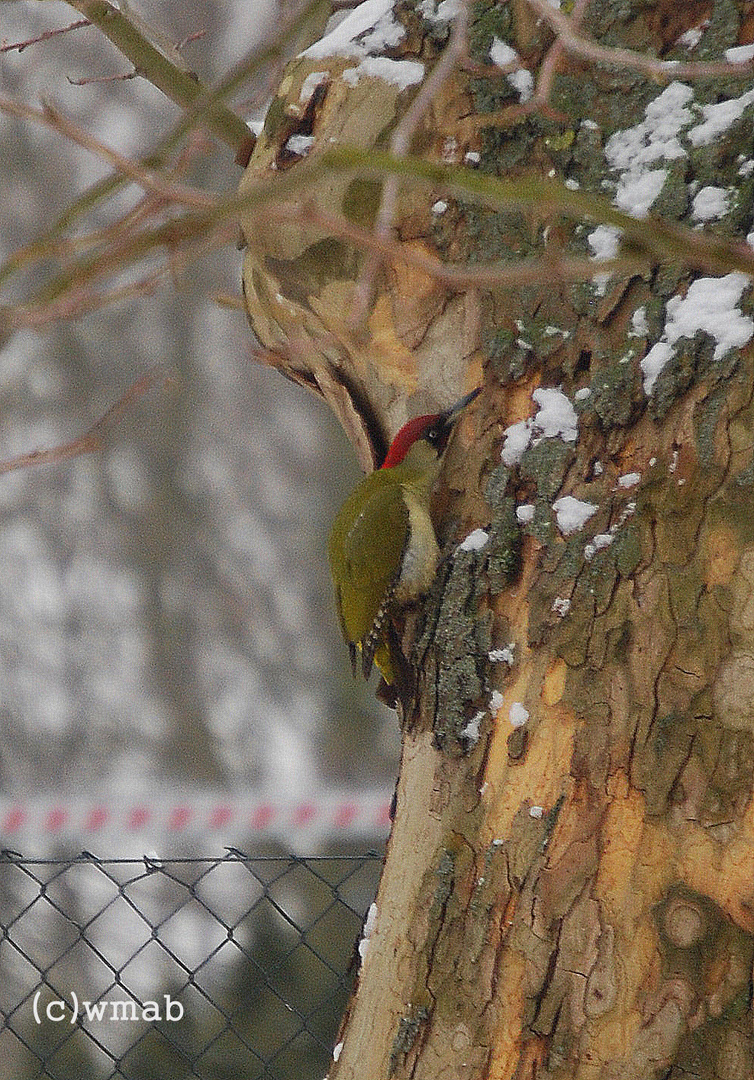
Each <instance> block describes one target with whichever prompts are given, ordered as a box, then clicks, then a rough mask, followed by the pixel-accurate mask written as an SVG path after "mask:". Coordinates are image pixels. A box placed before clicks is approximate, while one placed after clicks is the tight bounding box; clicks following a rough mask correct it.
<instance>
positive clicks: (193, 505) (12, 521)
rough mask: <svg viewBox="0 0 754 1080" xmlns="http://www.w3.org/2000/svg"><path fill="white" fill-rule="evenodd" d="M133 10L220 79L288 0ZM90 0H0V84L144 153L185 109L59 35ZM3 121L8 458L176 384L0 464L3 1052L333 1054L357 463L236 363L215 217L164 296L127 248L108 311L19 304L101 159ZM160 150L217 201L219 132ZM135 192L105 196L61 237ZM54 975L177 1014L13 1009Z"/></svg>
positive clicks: (362, 846) (376, 761) (272, 376)
mask: <svg viewBox="0 0 754 1080" xmlns="http://www.w3.org/2000/svg"><path fill="white" fill-rule="evenodd" d="M129 11H132V12H136V13H137V14H138V15H140V16H142V17H143V18H144V19H145V20H146V21H147V24H148V25H149V26H150V28H151V30H154V29H155V28H159V29H160V30H161V31H163V32H164V34H165V36H166V39H167V40H168V42H172V43H173V44H180V43H185V44H182V45H180V53H181V55H182V56H183V58H184V59H185V61H186V63H187V65H188V67H189V68H190V69H192V70H193V71H195V72H196V73H197V75H198V76H199V78H200V80H202V81H203V82H204V83H205V84H209V85H214V84H216V83H217V81H218V80H220V79H221V78H222V77H223V75H224V74H225V73H226V72H227V71H228V70H229V69H230V68H231V67H232V66H233V65H234V64H236V63H237V62H238V61H239V60H240V59H242V58H243V57H245V56H248V55H249V53H250V51H251V50H252V49H253V48H254V46H255V44H258V43H264V42H269V41H270V40H271V35H273V34H274V33H276V32H277V29H278V28H279V26H280V25H281V22H282V21H284V20H285V19H286V18H291V17H292V16H294V15H295V12H296V4H294V3H293V2H288V3H285V2H283V0H279V2H276V0H251V2H241V0H238V2H227V3H225V4H206V3H203V2H199V0H182V2H181V3H180V4H175V3H165V2H157V0H155V2H150V0H140V3H139V4H138V5H134V4H129ZM79 18H80V16H79V14H78V12H77V11H75V10H74V9H73V8H72V7H69V6H68V5H66V4H63V3H57V2H44V3H41V2H38V0H16V2H5V3H3V4H2V5H1V11H0V38H1V39H2V44H1V46H0V49H1V51H0V98H2V99H3V101H5V102H11V103H16V104H21V105H22V106H31V107H33V108H37V109H38V108H39V106H40V103H41V102H42V101H46V102H49V103H51V104H52V105H53V106H54V107H55V108H56V109H58V110H59V111H60V112H61V114H63V115H64V116H65V117H67V118H68V119H70V120H72V121H73V122H74V123H75V124H76V125H78V127H79V128H80V129H81V131H83V132H87V133H90V134H91V135H94V136H95V137H96V138H97V139H99V140H101V141H102V142H104V143H105V144H107V145H108V146H110V147H112V148H113V149H115V150H117V151H118V152H119V153H121V154H124V155H126V156H128V157H131V158H133V159H139V158H141V157H143V156H144V155H145V154H147V153H149V151H150V149H151V148H152V146H154V145H155V144H156V143H157V141H158V140H159V139H160V138H161V137H162V136H164V135H165V134H167V133H168V132H169V131H170V130H171V129H172V127H173V126H174V125H175V124H176V122H177V120H178V118H179V110H178V109H177V108H176V107H175V106H174V105H173V104H172V103H171V102H169V101H168V100H167V99H166V98H165V97H163V95H162V94H161V93H159V92H158V91H157V90H156V89H154V88H153V87H152V86H150V85H149V84H148V83H147V82H145V81H144V80H143V79H141V78H130V77H127V76H129V74H130V65H129V63H128V61H127V60H125V58H124V57H123V56H122V55H120V54H119V53H118V52H117V50H116V49H115V48H114V47H113V46H112V45H110V43H109V42H108V41H106V40H105V39H104V38H103V37H102V35H101V34H100V32H99V31H98V30H97V29H96V28H94V27H83V28H79V29H76V30H74V31H71V32H70V33H66V34H63V35H60V36H59V35H57V34H51V32H52V31H56V30H58V29H60V28H62V27H66V26H68V25H70V24H71V23H72V22H74V21H77V20H78V19H79ZM323 21H324V20H323ZM39 37H42V38H43V39H44V40H41V41H39V42H37V43H34V41H33V39H36V38H39ZM23 43H27V44H25V45H24V47H23V48H18V47H17V46H18V45H19V44H23ZM302 44H303V42H301V41H300V40H298V41H297V40H295V39H291V40H287V41H286V43H285V45H284V48H283V50H282V54H281V55H280V56H278V57H277V58H276V59H275V60H274V61H273V62H271V63H270V64H268V65H267V66H266V67H264V68H262V69H260V70H258V71H256V72H255V73H254V75H253V76H252V77H250V78H249V79H248V80H247V81H246V83H245V84H244V86H243V87H242V88H241V90H240V92H239V93H238V94H237V95H236V97H235V98H234V99H233V100H232V102H231V104H232V106H233V107H234V108H235V109H236V110H237V111H238V112H239V114H240V115H241V116H243V117H244V119H246V120H254V119H256V120H259V119H261V117H263V115H264V111H265V103H266V101H267V100H269V98H270V96H271V94H272V93H273V91H274V90H275V88H276V87H277V85H278V82H279V79H280V73H281V70H282V64H283V63H284V59H285V55H286V53H287V54H288V55H291V53H292V52H295V51H297V50H298V49H299V48H301V47H302ZM124 76H126V77H124ZM0 136H1V138H2V154H0V170H2V178H1V180H0V185H1V190H2V194H3V197H2V199H1V200H0V330H3V329H4V328H7V327H4V323H3V320H2V313H3V308H4V309H5V310H6V311H7V310H8V306H11V307H12V308H13V310H14V311H16V312H19V311H20V312H22V315H23V317H22V318H21V319H20V322H21V324H22V325H21V326H20V327H19V326H16V327H10V328H8V333H7V335H5V336H4V341H3V347H2V349H1V350H0V462H6V461H8V460H9V459H12V458H13V457H15V456H16V455H20V454H24V453H27V452H29V451H32V450H35V449H48V448H51V447H55V446H60V445H62V444H65V443H67V442H69V441H70V440H72V439H75V438H77V437H79V436H81V435H82V434H84V433H85V432H86V431H87V430H88V429H89V428H91V426H92V425H93V424H95V423H96V422H97V421H98V420H99V419H100V418H101V417H102V416H103V415H104V414H105V413H106V411H107V410H108V409H109V408H110V407H111V406H112V405H113V404H114V403H115V402H117V401H118V400H119V399H120V398H121V395H123V394H124V393H125V392H126V391H128V389H129V387H132V386H134V385H135V384H137V382H138V380H140V379H142V378H143V377H144V376H148V375H149V374H150V373H154V370H155V365H164V366H165V368H166V369H168V370H169V371H170V373H171V375H170V378H169V380H168V381H167V383H166V382H165V380H164V379H162V378H156V379H155V381H154V385H153V386H152V388H151V389H150V390H149V392H147V393H145V394H143V395H140V396H139V397H138V399H137V400H134V401H133V402H132V403H131V404H130V405H129V407H128V408H127V409H126V410H125V411H124V412H123V414H122V415H121V416H120V417H119V419H118V422H117V423H114V424H112V425H110V426H109V427H108V429H107V434H106V438H105V445H104V447H103V448H102V449H101V450H99V451H97V452H95V453H91V454H87V455H84V456H78V457H74V458H72V459H71V460H69V461H58V462H56V463H54V464H48V465H43V466H37V467H33V468H25V469H21V470H18V471H11V472H7V473H4V474H0V569H1V571H2V574H1V577H0V581H1V586H0V926H2V930H3V933H2V936H1V938H0V1057H2V1060H3V1063H4V1064H3V1069H4V1070H6V1071H5V1072H4V1075H8V1076H11V1075H12V1076H13V1077H14V1080H25V1078H26V1077H37V1076H41V1075H44V1076H50V1077H61V1078H62V1077H65V1080H77V1078H81V1080H90V1078H92V1077H99V1076H103V1077H105V1076H107V1077H110V1076H129V1077H135V1078H136V1077H138V1080H149V1078H151V1077H155V1078H157V1077H159V1078H160V1080H171V1078H173V1077H176V1078H177V1077H183V1076H185V1075H188V1074H190V1075H191V1076H200V1077H205V1076H206V1077H211V1078H213V1080H214V1078H216V1077H217V1078H219V1077H230V1076H237V1075H244V1076H248V1077H254V1076H257V1075H258V1076H265V1077H273V1076H274V1077H289V1076H290V1077H294V1076H295V1077H298V1078H301V1077H309V1076H311V1077H315V1076H316V1077H321V1076H322V1075H323V1074H324V1072H325V1071H326V1069H327V1063H328V1061H329V1060H330V1054H331V1051H332V1047H333V1042H334V1040H335V1033H336V1030H337V1025H338V1022H339V1018H340V1015H341V1013H342V1010H343V1007H344V1004H345V1002H346V1000H347V996H348V993H349V990H350V986H351V981H352V978H353V974H354V971H355V970H356V968H357V967H358V964H356V965H355V966H354V964H353V963H352V962H351V961H352V959H353V955H354V954H353V949H354V944H355V942H356V941H357V940H358V937H359V934H360V925H361V921H362V918H363V916H364V914H365V912H366V910H367V908H368V907H369V904H370V902H371V900H372V898H373V896H374V892H375V889H376V884H377V879H378V874H379V868H380V857H379V856H380V852H381V850H382V847H383V844H384V839H385V837H386V835H387V830H388V825H389V822H388V815H387V807H388V805H389V800H390V796H391V794H392V788H393V783H394V778H395V773H396V769H397V752H398V744H399V737H398V726H397V721H396V718H395V714H394V713H392V712H390V711H388V710H387V709H384V708H383V707H382V706H380V705H378V704H377V703H376V701H375V699H374V690H373V688H372V689H370V688H368V687H365V686H364V685H363V684H361V683H358V682H354V681H353V679H352V677H351V671H350V665H349V663H348V655H347V650H346V648H345V646H344V644H343V642H342V641H341V639H340V634H339V630H338V626H337V621H336V616H335V612H334V606H333V603H332V599H331V588H330V580H329V573H328V568H327V559H326V542H327V534H328V530H329V526H330V522H331V520H332V518H333V515H334V513H335V510H336V508H337V506H338V505H339V503H340V501H341V500H342V499H343V498H344V497H345V494H346V492H347V491H348V490H349V489H350V487H351V486H352V485H353V484H354V483H355V482H356V480H357V479H358V476H359V473H358V469H357V467H356V463H355V458H354V455H353V453H352V451H351V448H350V446H349V445H348V444H347V442H346V439H345V437H344V435H343V433H342V432H341V431H340V429H339V428H338V426H337V425H336V424H335V422H334V421H333V419H332V417H331V415H330V413H329V411H328V410H327V408H326V407H325V406H324V404H322V403H321V402H319V401H317V400H316V399H315V398H314V397H312V396H309V395H307V393H306V392H305V391H304V390H302V389H299V388H297V387H295V386H293V385H292V384H290V383H288V382H286V381H285V380H284V379H283V378H282V377H281V376H280V375H278V374H277V373H275V372H273V371H271V370H269V369H268V368H265V367H264V366H262V365H260V363H259V362H258V361H256V360H255V359H254V345H255V343H254V341H253V338H252V334H251V331H250V329H249V327H248V325H247V322H246V318H245V315H244V313H243V311H242V310H241V308H240V305H236V306H234V305H233V303H232V302H230V303H229V302H228V301H227V298H228V297H230V298H232V300H236V301H237V300H238V299H239V297H240V262H241V252H240V251H239V250H237V248H236V247H235V246H234V243H233V241H232V239H231V240H230V241H224V242H223V243H222V245H216V246H215V247H211V248H208V249H207V250H205V251H204V253H203V254H202V255H201V257H197V258H196V259H195V260H194V261H186V260H183V259H176V260H175V264H174V265H173V266H172V267H171V271H172V272H171V275H170V277H169V278H168V279H167V280H163V281H159V282H157V281H156V282H155V284H154V287H153V288H152V287H150V288H145V287H141V286H138V287H136V288H135V289H131V291H130V292H129V288H130V286H131V285H133V283H134V282H135V281H137V280H138V279H139V278H140V277H143V275H144V273H145V268H144V266H142V267H140V268H139V271H138V273H134V272H132V271H125V272H124V273H121V274H120V275H118V276H116V277H115V278H114V279H113V282H112V283H113V285H114V286H116V287H118V288H124V289H125V293H124V295H122V296H121V298H120V299H119V300H117V301H116V302H113V303H109V304H106V305H104V306H102V307H97V308H96V309H95V310H92V311H90V312H89V313H86V312H83V313H77V315H76V317H75V318H67V317H60V316H65V314H66V312H64V311H62V312H61V311H58V310H55V309H54V305H52V306H50V305H45V304H44V303H40V304H36V303H35V304H33V305H32V306H31V307H27V305H28V304H29V301H30V299H32V298H34V297H38V296H39V291H40V289H42V288H43V287H44V286H45V283H46V282H47V281H49V280H50V277H51V276H52V275H54V274H55V273H56V272H57V271H58V269H59V266H60V265H61V264H60V263H59V262H58V261H57V260H56V259H51V258H44V259H41V260H40V259H39V258H36V257H32V258H29V259H26V260H24V259H20V260H19V259H17V253H18V252H23V251H24V250H25V248H26V246H28V245H30V244H32V243H33V242H34V241H35V240H36V239H37V238H38V237H39V236H41V235H43V234H44V233H45V231H46V230H48V229H49V228H50V227H51V226H53V225H54V224H55V223H56V222H57V221H58V220H59V219H60V217H61V215H63V214H64V213H65V212H66V210H67V208H68V207H69V206H71V205H72V204H73V203H75V202H76V200H77V199H79V198H80V197H81V195H82V194H83V193H84V192H86V191H87V190H88V189H89V188H90V187H91V185H93V184H95V183H96V182H97V181H99V180H101V179H102V178H103V177H107V176H109V175H110V169H109V167H108V166H107V165H106V164H105V163H103V161H102V160H101V159H100V158H99V157H97V156H96V155H93V154H91V153H88V152H87V151H86V150H84V149H82V148H80V147H78V146H76V145H74V144H73V143H72V142H71V141H69V140H67V139H66V138H64V137H63V136H62V135H61V134H60V132H56V131H51V130H49V129H48V128H45V127H44V126H42V125H39V124H37V123H34V122H33V121H32V120H31V119H29V118H28V117H20V118H19V117H18V116H12V115H8V112H7V110H6V111H5V112H0ZM181 153H182V157H181ZM178 156H179V157H180V160H181V165H182V169H183V171H182V174H181V179H182V180H183V181H184V182H185V183H187V184H191V185H193V186H194V187H197V188H200V189H204V190H206V191H208V192H210V193H212V194H214V193H217V192H224V191H228V192H232V191H233V190H234V189H235V187H236V185H237V183H238V181H239V179H240V176H241V169H240V168H239V166H238V165H236V164H235V163H234V160H233V158H234V153H233V151H232V150H231V149H229V148H228V147H227V146H225V145H223V144H221V143H220V142H219V141H216V140H210V139H208V138H205V137H202V138H195V137H194V138H189V139H188V140H184V143H183V151H182V152H180V151H179V155H178ZM142 194H143V193H142V192H141V191H140V190H139V189H137V188H136V187H135V186H134V185H131V186H128V187H126V188H124V189H122V190H121V191H120V192H118V193H117V194H116V195H115V196H114V197H112V198H111V199H108V200H105V201H103V202H100V203H98V204H97V205H96V206H95V207H94V208H93V209H92V210H91V211H90V212H89V213H88V214H87V215H86V216H85V218H84V219H83V222H82V226H81V228H82V234H83V232H86V231H91V230H92V229H93V228H100V229H102V230H103V232H104V231H106V230H108V229H109V228H111V227H112V223H113V222H114V221H117V219H118V218H119V216H120V215H122V214H123V213H124V212H125V211H126V210H128V209H129V208H130V207H133V206H136V205H137V203H138V201H139V199H140V198H141V196H142ZM68 235H69V236H73V237H75V236H76V235H77V232H76V229H75V228H74V229H73V230H69V232H68ZM162 264H164V260H161V259H159V258H157V257H155V259H154V267H155V268H158V267H159V265H162ZM149 268H150V267H149V264H147V266H146V271H147V272H148V271H149ZM218 296H224V297H225V298H226V300H225V301H224V302H222V303H218V301H217V299H216V298H217V297H218ZM231 847H233V848H235V849H240V850H236V851H231V852H229V851H228V848H231ZM82 849H86V850H87V852H88V853H89V854H87V855H86V856H84V857H83V858H82V857H81V856H80V855H79V853H80V852H81V851H82ZM370 850H371V854H365V853H367V852H369V851H370ZM290 852H293V853H294V855H293V857H292V858H291V857H289V856H288V855H287V854H286V853H290ZM146 853H150V857H149V858H147V859H146V860H144V858H143V856H144V855H145V854H146ZM334 855H337V856H338V857H336V858H332V856H334ZM247 856H248V858H247ZM302 856H306V858H303V857H302ZM310 856H315V858H314V859H311V858H309V857H310ZM113 860H115V861H113ZM127 860H132V861H127ZM171 860H172V861H171ZM349 965H350V966H349ZM72 992H76V993H77V994H78V995H79V998H89V999H90V1000H97V1001H112V1000H123V999H125V1000H126V1001H127V1002H129V1003H131V1004H133V1005H139V1006H140V1004H141V1003H143V1002H144V1001H145V1000H147V999H150V998H152V999H157V1000H158V1001H159V1002H162V1000H163V998H162V995H163V994H164V993H170V994H171V995H172V996H173V998H177V999H179V1000H180V1001H181V1003H182V1004H183V1006H184V1007H185V1016H184V1018H183V1019H182V1020H181V1022H180V1023H172V1024H171V1023H169V1022H166V1021H165V1018H164V1017H163V1018H162V1020H161V1022H157V1023H153V1022H144V1021H141V1020H138V1019H137V1020H136V1021H135V1022H131V1021H129V1022H128V1023H124V1022H123V1021H122V1020H121V1021H120V1022H115V1021H113V1022H109V1023H108V1022H99V1021H96V1020H95V1021H94V1022H92V1023H89V1024H84V1025H83V1026H81V1027H79V1026H73V1027H72V1026H70V1025H68V1024H67V1023H66V1024H55V1023H51V1022H42V1023H41V1024H40V1023H37V1022H36V1021H35V1020H34V1018H33V1007H32V1006H33V1003H36V1006H37V1007H38V1008H41V1009H42V1010H44V1007H45V1004H46V1003H48V1002H50V1001H55V1000H58V1001H63V1002H65V1008H66V1009H68V1008H69V1007H71V1006H72V998H71V994H72ZM66 1019H68V1015H66ZM43 1020H44V1015H43ZM87 1032H88V1034H87ZM7 1070H9V1071H7Z"/></svg>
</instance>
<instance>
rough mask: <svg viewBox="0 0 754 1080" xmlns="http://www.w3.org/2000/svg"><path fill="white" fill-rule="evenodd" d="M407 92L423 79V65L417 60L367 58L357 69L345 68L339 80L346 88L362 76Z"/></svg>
mask: <svg viewBox="0 0 754 1080" xmlns="http://www.w3.org/2000/svg"><path fill="white" fill-rule="evenodd" d="M363 75H365V76H367V77H368V78H372V79H382V81H383V82H386V83H390V85H391V86H397V87H398V89H399V90H407V89H408V87H409V86H415V85H416V83H420V82H421V81H422V79H423V78H424V64H422V63H420V62H419V61H418V60H391V59H390V58H389V57H387V56H367V57H366V58H365V59H364V60H362V61H361V63H360V64H359V66H358V67H352V68H346V70H345V71H344V72H343V75H342V76H341V78H342V79H343V82H344V83H345V84H346V85H347V86H355V85H356V83H357V82H358V81H359V79H360V78H361V77H362V76H363Z"/></svg>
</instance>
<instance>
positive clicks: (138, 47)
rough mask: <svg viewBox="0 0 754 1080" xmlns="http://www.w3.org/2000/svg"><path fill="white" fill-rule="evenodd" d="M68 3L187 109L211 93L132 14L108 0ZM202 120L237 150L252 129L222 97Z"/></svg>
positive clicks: (178, 103) (138, 68) (151, 79)
mask: <svg viewBox="0 0 754 1080" xmlns="http://www.w3.org/2000/svg"><path fill="white" fill-rule="evenodd" d="M69 3H70V4H71V6H72V7H75V8H76V10H77V11H80V12H81V14H82V15H84V16H86V18H87V19H89V20H90V21H91V22H93V23H94V24H95V25H96V26H98V27H99V29H100V30H101V31H102V33H103V34H104V35H105V37H107V38H109V39H110V41H112V43H113V45H115V46H116V48H118V49H119V50H120V51H121V52H122V53H123V55H124V56H126V57H128V59H129V60H130V61H131V63H132V64H133V65H134V67H135V68H136V70H137V71H138V72H139V74H140V75H144V76H145V77H146V78H147V79H149V81H150V82H151V83H152V84H153V85H154V86H156V87H157V88H158V90H161V91H162V92H163V94H165V95H166V97H169V98H170V100H171V101H174V102H175V103H176V105H179V106H180V107H181V108H182V109H186V108H189V107H191V106H192V105H194V104H195V103H196V102H198V101H200V100H202V99H204V98H206V97H207V96H208V91H207V90H206V89H205V88H204V87H203V86H202V85H201V83H200V82H199V81H198V79H196V78H195V77H194V76H193V75H191V74H190V73H189V72H187V71H185V70H181V66H179V65H178V64H176V63H174V62H173V61H172V60H169V59H168V57H167V56H166V55H165V53H164V52H162V51H160V49H159V48H157V47H156V46H155V45H153V44H152V42H151V41H149V40H148V39H147V38H146V37H145V36H144V34H143V33H142V32H141V31H140V30H139V28H138V27H137V26H136V25H135V24H134V23H133V22H132V21H131V20H130V18H129V17H128V16H127V15H126V14H124V12H122V11H119V10H118V8H116V7H113V5H112V4H111V3H109V0H69ZM181 65H183V61H181ZM203 122H204V123H206V124H207V126H208V127H209V128H210V130H211V131H212V132H213V133H214V134H215V135H217V136H218V137H219V138H221V139H222V140H223V142H226V143H228V145H229V146H232V147H233V149H234V150H237V149H238V147H239V146H241V145H242V144H243V143H244V142H245V140H246V139H247V138H248V136H249V129H248V128H247V126H246V124H244V122H243V120H241V118H240V117H239V116H236V114H235V113H234V112H233V111H232V110H231V109H229V108H228V107H227V106H226V105H224V104H222V102H220V101H215V102H214V103H213V104H212V105H211V107H210V108H209V109H208V111H207V113H206V115H205V116H204V117H203Z"/></svg>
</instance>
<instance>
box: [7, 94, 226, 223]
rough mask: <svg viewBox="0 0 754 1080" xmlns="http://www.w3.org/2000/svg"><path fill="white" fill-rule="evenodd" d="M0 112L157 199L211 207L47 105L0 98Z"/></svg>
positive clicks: (202, 196) (211, 200) (199, 195)
mask: <svg viewBox="0 0 754 1080" xmlns="http://www.w3.org/2000/svg"><path fill="white" fill-rule="evenodd" d="M0 112H4V113H6V114H7V115H9V116H15V117H17V118H19V119H24V120H31V121H33V122H34V123H37V124H43V125H44V126H46V127H49V128H52V130H53V131H57V132H59V133H60V134H62V135H64V136H65V137H66V138H67V139H69V140H70V141H71V142H74V143H76V144H77V145H78V146H82V147H83V148H84V149H85V150H88V151H89V152H90V153H92V154H95V155H96V156H97V157H99V158H102V159H103V160H104V161H106V162H107V164H108V165H110V166H111V167H112V168H114V169H116V170H117V171H118V172H120V173H122V174H123V175H124V176H127V177H128V178H129V179H130V180H133V181H134V183H136V184H138V185H139V187H142V188H144V190H145V191H149V192H152V193H153V194H155V195H159V196H160V197H161V198H162V199H165V200H166V201H169V202H176V203H183V204H185V205H186V206H194V207H208V206H212V205H214V203H215V201H216V200H215V197H214V196H211V195H206V194H204V192H201V191H198V190H197V189H195V188H187V187H184V186H182V185H178V184H166V183H165V181H164V180H162V179H160V177H158V176H157V175H156V174H155V173H154V172H151V171H149V170H146V169H144V168H143V167H142V166H141V165H139V164H138V163H137V162H134V161H131V159H130V158H127V157H124V156H123V155H122V154H119V153H118V152H117V150H113V149H112V148H111V147H109V146H106V145H105V144H104V143H103V142H100V140H99V139H96V138H95V137H94V136H93V135H89V134H88V133H87V132H85V131H83V130H82V129H81V128H80V127H78V125H76V124H74V123H73V121H72V120H69V119H67V118H66V117H65V116H63V114H62V113H60V112H58V110H57V109H56V108H55V107H54V106H53V105H51V104H50V103H49V102H44V103H43V106H42V108H41V109H34V108H32V106H31V105H23V104H21V103H20V102H17V101H13V100H12V99H11V98H5V97H0Z"/></svg>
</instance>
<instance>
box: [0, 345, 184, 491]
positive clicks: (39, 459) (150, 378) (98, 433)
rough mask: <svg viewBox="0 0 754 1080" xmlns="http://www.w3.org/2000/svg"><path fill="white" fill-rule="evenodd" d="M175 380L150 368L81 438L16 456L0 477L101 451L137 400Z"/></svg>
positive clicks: (0, 470)
mask: <svg viewBox="0 0 754 1080" xmlns="http://www.w3.org/2000/svg"><path fill="white" fill-rule="evenodd" d="M175 377H176V372H175V371H174V370H172V369H169V368H166V367H165V366H164V365H162V364H161V365H159V366H157V367H155V368H153V369H152V371H150V372H148V373H147V374H146V375H142V377H141V378H140V379H137V381H136V382H135V383H134V384H133V385H132V386H130V387H129V388H128V390H126V392H125V393H124V394H122V395H121V396H120V397H119V398H118V400H117V401H116V402H115V404H114V405H111V406H110V408H109V409H108V410H107V412H106V413H105V414H104V415H103V416H101V417H100V419H99V420H97V421H96V423H94V424H92V426H91V427H90V428H89V429H88V430H87V431H85V432H84V434H83V435H80V436H79V437H78V438H77V439H72V440H71V441H70V442H67V443H63V444H62V445H61V446H55V447H53V448H52V449H50V450H31V451H29V453H26V454H19V455H18V457H14V458H10V460H8V461H3V462H0V476H1V475H4V474H5V473H9V472H14V471H15V470H16V469H28V468H30V467H31V466H33V465H52V464H58V463H59V462H61V461H68V460H69V459H70V458H75V457H80V456H81V455H82V454H91V453H94V451H96V450H100V449H102V447H103V445H104V435H105V433H106V431H107V430H108V429H109V428H112V427H114V426H115V425H116V424H117V423H118V422H119V421H120V420H121V419H122V417H123V416H124V415H125V413H127V412H128V410H129V409H130V408H131V407H132V406H133V405H134V404H135V403H136V402H137V401H138V400H139V398H141V397H143V396H144V394H146V393H147V392H148V391H149V390H151V389H152V387H153V386H154V385H155V383H157V382H162V383H164V384H165V385H167V384H169V383H170V382H171V380H173V379H175Z"/></svg>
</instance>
